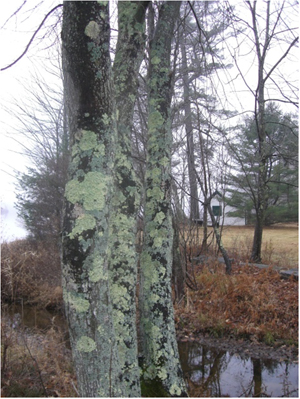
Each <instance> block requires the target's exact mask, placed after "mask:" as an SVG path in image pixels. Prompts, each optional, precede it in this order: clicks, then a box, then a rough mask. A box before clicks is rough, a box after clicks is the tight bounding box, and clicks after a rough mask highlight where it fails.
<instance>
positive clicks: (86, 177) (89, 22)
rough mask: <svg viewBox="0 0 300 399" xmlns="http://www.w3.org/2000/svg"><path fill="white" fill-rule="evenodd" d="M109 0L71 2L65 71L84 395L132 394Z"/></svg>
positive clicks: (69, 305)
mask: <svg viewBox="0 0 300 399" xmlns="http://www.w3.org/2000/svg"><path fill="white" fill-rule="evenodd" d="M109 35H110V27H109V10H108V4H107V2H94V1H93V2H75V1H70V2H65V3H64V11H63V28H62V38H63V71H64V88H65V98H66V106H67V113H68V125H69V132H70V150H71V159H70V164H69V179H68V182H67V184H66V190H65V210H64V213H65V214H64V222H63V253H62V272H63V290H64V301H65V308H66V316H67V320H68V325H69V332H70V340H71V346H72V353H73V359H74V365H75V370H76V374H77V379H78V389H79V394H80V395H81V396H82V397H113V396H117V397H120V396H124V395H125V389H124V386H123V382H122V374H121V369H120V361H119V356H118V347H117V340H116V338H115V331H114V324H113V320H112V302H111V291H110V287H109V273H108V238H109V236H108V226H109V218H110V213H111V211H110V204H111V200H112V189H111V188H112V182H113V180H112V164H113V143H114V140H115V137H114V136H115V127H114V122H113V117H112V116H113V104H112V92H111V67H110V55H109Z"/></svg>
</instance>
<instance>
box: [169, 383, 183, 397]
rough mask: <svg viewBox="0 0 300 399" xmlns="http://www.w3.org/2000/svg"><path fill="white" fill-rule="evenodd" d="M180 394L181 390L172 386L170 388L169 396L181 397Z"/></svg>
mask: <svg viewBox="0 0 300 399" xmlns="http://www.w3.org/2000/svg"><path fill="white" fill-rule="evenodd" d="M181 394H182V389H181V388H180V387H179V386H178V385H176V384H172V385H171V388H170V395H171V396H181Z"/></svg>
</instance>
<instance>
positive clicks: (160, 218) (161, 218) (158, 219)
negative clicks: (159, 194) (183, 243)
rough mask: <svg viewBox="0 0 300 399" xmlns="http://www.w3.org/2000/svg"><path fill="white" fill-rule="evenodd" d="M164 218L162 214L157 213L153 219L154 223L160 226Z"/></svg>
mask: <svg viewBox="0 0 300 399" xmlns="http://www.w3.org/2000/svg"><path fill="white" fill-rule="evenodd" d="M165 217H166V215H165V214H164V212H158V213H157V214H156V216H155V218H154V222H155V223H157V224H159V225H160V224H162V222H163V220H164V219H165Z"/></svg>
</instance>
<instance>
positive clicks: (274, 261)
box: [223, 223, 299, 269]
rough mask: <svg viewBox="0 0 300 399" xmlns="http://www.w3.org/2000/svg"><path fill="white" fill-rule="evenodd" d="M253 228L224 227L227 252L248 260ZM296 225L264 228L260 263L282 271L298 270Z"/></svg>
mask: <svg viewBox="0 0 300 399" xmlns="http://www.w3.org/2000/svg"><path fill="white" fill-rule="evenodd" d="M253 234H254V228H253V227H250V226H249V227H248V226H237V227H233V226H230V227H227V226H225V227H224V230H223V242H224V245H225V247H226V248H228V251H229V252H231V253H233V255H235V254H240V256H241V257H246V258H248V259H249V257H250V250H251V246H252V240H253ZM298 238H299V234H298V225H297V224H296V223H292V224H288V225H282V224H278V225H276V226H273V227H265V228H264V232H263V245H262V262H263V263H266V264H268V265H276V266H280V267H282V268H284V269H289V268H294V269H296V268H298Z"/></svg>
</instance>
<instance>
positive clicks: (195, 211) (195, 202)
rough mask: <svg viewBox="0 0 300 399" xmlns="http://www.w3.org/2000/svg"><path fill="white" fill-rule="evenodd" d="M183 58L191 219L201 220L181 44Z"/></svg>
mask: <svg viewBox="0 0 300 399" xmlns="http://www.w3.org/2000/svg"><path fill="white" fill-rule="evenodd" d="M180 47H181V56H182V69H183V71H182V81H183V98H184V116H185V131H186V140H187V160H188V172H189V183H190V206H191V209H190V219H191V220H195V219H196V220H198V219H200V213H199V195H198V184H197V177H196V174H195V145H194V136H193V124H192V109H191V102H190V93H189V76H188V65H187V57H186V51H185V44H184V43H181V46H180Z"/></svg>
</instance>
